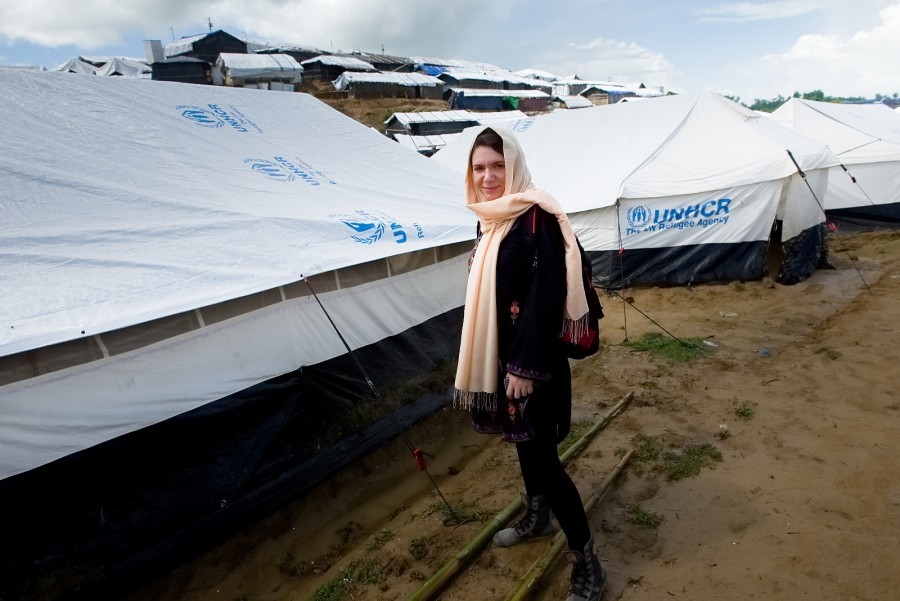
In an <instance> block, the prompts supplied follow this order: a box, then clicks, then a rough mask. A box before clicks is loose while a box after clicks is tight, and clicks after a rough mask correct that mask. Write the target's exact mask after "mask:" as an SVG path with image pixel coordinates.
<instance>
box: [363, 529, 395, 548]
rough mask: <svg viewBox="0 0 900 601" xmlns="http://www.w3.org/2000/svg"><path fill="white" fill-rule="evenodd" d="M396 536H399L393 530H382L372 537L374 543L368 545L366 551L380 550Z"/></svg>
mask: <svg viewBox="0 0 900 601" xmlns="http://www.w3.org/2000/svg"><path fill="white" fill-rule="evenodd" d="M395 536H397V533H396V532H394V531H393V530H381V531H380V532H377V533H376V534H375V536H373V537H372V542H370V543H369V544H367V545H366V549H368V550H369V551H374V550H375V549H380V548H381V547H383V546H384V545H385V544H386V543H387V542H388V541H389V540H391V539H392V538H394V537H395Z"/></svg>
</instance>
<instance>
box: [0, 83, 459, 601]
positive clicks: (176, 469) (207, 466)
mask: <svg viewBox="0 0 900 601" xmlns="http://www.w3.org/2000/svg"><path fill="white" fill-rule="evenodd" d="M0 90H2V91H0V110H2V112H3V113H4V114H6V115H8V116H11V118H10V119H8V120H7V121H6V132H5V135H4V136H3V139H2V141H0V148H2V152H0V182H2V185H3V189H4V190H5V192H4V194H3V195H2V197H0V211H2V222H3V227H2V228H0V254H2V260H0V288H2V292H3V297H4V303H3V304H2V308H0V505H2V507H3V508H4V510H5V511H6V512H7V515H8V516H14V519H12V520H8V521H7V526H6V527H5V528H4V533H3V540H4V544H3V545H2V550H0V565H2V570H3V574H2V578H0V581H2V582H3V585H2V586H7V587H8V586H12V583H15V582H16V581H17V579H18V580H20V579H30V580H31V581H32V582H33V581H35V580H36V579H38V578H40V577H41V576H42V575H44V573H45V572H56V571H57V570H58V569H59V566H63V565H64V566H69V568H70V569H71V570H74V571H78V570H82V572H81V573H84V570H94V569H95V567H96V566H102V568H101V569H100V572H101V573H100V574H99V575H98V580H99V582H100V584H103V585H105V586H111V587H112V586H115V585H116V584H121V583H122V582H125V581H127V582H133V581H134V578H133V575H134V573H135V572H137V571H139V570H143V569H145V568H148V567H149V566H153V565H157V564H165V563H168V565H171V564H172V562H175V561H178V559H179V557H181V556H182V555H183V554H185V553H191V552H197V551H199V550H201V549H202V548H203V547H204V546H205V545H208V544H209V543H210V542H212V541H217V540H220V539H221V537H224V536H227V535H228V534H230V533H233V532H235V529H236V528H238V527H240V526H241V525H246V523H248V522H249V521H250V520H254V519H258V518H260V517H261V516H262V515H266V514H267V513H268V512H271V511H272V510H274V509H275V508H277V507H279V506H280V504H283V503H284V502H286V500H289V499H292V498H295V497H296V496H298V495H300V494H302V493H303V492H305V491H307V490H309V489H310V488H311V487H312V486H314V485H316V484H317V483H319V482H320V481H321V480H322V479H323V478H324V477H325V476H327V475H329V474H330V473H331V472H333V471H334V470H336V469H338V468H340V467H341V466H342V465H345V464H346V463H347V462H348V461H349V460H351V459H353V458H354V457H356V456H358V455H360V454H362V453H364V452H366V451H367V450H371V448H372V447H373V445H378V444H381V443H383V442H385V441H386V440H387V439H389V437H392V436H395V435H396V434H397V432H398V431H399V430H400V429H402V428H404V427H406V426H408V425H409V424H410V423H412V421H415V420H418V419H421V418H422V417H424V416H425V415H427V414H428V413H430V412H432V411H434V410H435V409H436V407H437V406H439V405H444V404H446V401H447V398H448V397H447V396H446V395H444V394H436V393H435V394H433V395H431V396H432V397H434V398H426V397H427V395H425V396H422V398H415V399H412V400H403V399H401V402H399V405H400V408H399V409H398V412H400V413H399V414H394V413H390V414H385V411H384V409H385V408H384V407H380V406H377V403H376V402H377V400H378V395H377V394H374V395H373V393H372V391H371V386H369V385H368V384H367V379H369V377H370V378H371V382H373V383H374V385H375V387H376V390H377V391H380V392H382V393H383V392H385V391H387V390H389V389H391V388H400V387H403V386H407V385H408V384H409V383H410V382H412V383H416V382H420V381H421V379H422V377H423V374H428V373H430V372H432V371H434V370H435V369H436V368H438V367H440V366H442V365H444V364H446V363H448V362H452V359H453V358H455V355H454V353H455V352H456V350H457V341H458V332H459V327H460V324H461V312H462V305H463V302H464V295H465V280H466V257H467V254H468V251H469V250H470V249H471V246H472V240H473V239H474V234H475V229H474V220H473V218H472V216H471V214H470V212H469V211H467V210H465V208H464V207H462V206H461V203H460V202H459V187H460V183H459V178H458V175H457V174H456V173H455V172H453V171H451V170H449V169H447V168H445V167H444V166H442V165H439V164H437V163H435V162H432V161H430V160H429V159H427V158H425V157H422V156H420V155H418V154H416V153H413V152H410V151H409V150H407V149H405V148H402V147H400V146H399V145H398V144H396V143H395V142H393V141H391V140H389V139H388V138H386V137H385V136H383V135H381V134H379V133H377V132H375V131H373V130H371V129H369V128H367V127H365V126H363V125H361V124H359V123H357V122H355V121H353V120H352V119H350V118H348V117H346V116H345V115H343V114H341V113H339V112H337V111H336V110H333V109H331V108H330V107H328V106H327V105H325V104H323V103H322V102H320V101H318V100H316V99H315V98H313V97H311V96H308V95H306V94H300V93H291V94H273V93H271V92H265V91H260V90H244V89H235V88H228V87H219V86H197V85H189V84H180V83H171V82H153V81H148V80H136V79H122V78H100V77H73V76H71V75H66V74H62V73H56V72H43V73H41V72H26V71H21V70H12V69H0ZM348 347H349V348H350V349H351V350H352V354H351V353H350V352H348ZM357 362H358V363H357ZM359 365H362V366H364V368H365V373H360V369H358V367H359ZM437 384H438V385H439V386H443V385H444V384H445V385H446V388H447V390H448V391H449V389H450V385H451V383H450V382H449V381H448V382H446V383H444V384H442V383H441V382H438V383H437ZM373 396H375V397H376V398H375V399H373V398H372V397H373ZM420 396H421V395H420ZM367 411H368V412H369V413H371V414H372V415H373V419H377V420H378V421H377V422H375V423H372V424H369V425H368V426H367V424H366V423H363V424H357V422H358V421H359V419H360V416H364V415H366V412H367ZM345 415H346V416H349V417H351V418H352V420H351V421H347V422H344V421H341V420H342V419H346V417H344V416H345ZM397 415H399V416H400V417H399V418H398V417H397ZM354 420H355V421H354ZM363 426H367V427H366V429H365V430H361V427H363ZM319 447H321V448H319ZM126 574H127V575H126ZM82 584H83V583H82ZM2 586H0V592H2V591H3V590H4V589H3V588H2Z"/></svg>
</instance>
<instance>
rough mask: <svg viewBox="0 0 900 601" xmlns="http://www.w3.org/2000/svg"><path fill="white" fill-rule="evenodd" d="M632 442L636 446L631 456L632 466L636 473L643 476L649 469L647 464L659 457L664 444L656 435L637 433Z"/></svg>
mask: <svg viewBox="0 0 900 601" xmlns="http://www.w3.org/2000/svg"><path fill="white" fill-rule="evenodd" d="M632 442H633V443H634V445H635V447H636V448H635V451H634V455H632V457H631V466H632V469H633V470H634V473H635V474H637V475H638V476H643V475H644V473H646V471H647V470H648V467H647V464H648V463H651V462H655V461H656V460H657V459H659V456H660V454H661V453H662V444H660V442H659V441H658V440H656V438H655V437H653V436H647V435H646V434H637V435H636V436H635V437H634V439H633V440H632Z"/></svg>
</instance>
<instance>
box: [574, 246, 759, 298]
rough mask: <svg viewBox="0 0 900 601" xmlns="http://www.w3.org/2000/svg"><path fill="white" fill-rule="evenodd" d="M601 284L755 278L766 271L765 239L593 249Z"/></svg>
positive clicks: (614, 286) (616, 286)
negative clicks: (724, 242) (622, 248)
mask: <svg viewBox="0 0 900 601" xmlns="http://www.w3.org/2000/svg"><path fill="white" fill-rule="evenodd" d="M588 255H589V256H590V257H591V262H592V266H593V269H594V279H595V281H596V283H597V285H598V286H600V287H601V288H608V289H621V288H626V287H629V286H640V285H663V284H668V285H683V284H699V283H704V282H721V281H726V282H728V281H742V280H755V279H759V278H761V277H763V276H764V275H765V274H766V242H765V241H762V242H740V243H735V244H694V245H688V246H672V247H667V248H640V249H625V250H624V251H622V252H621V253H619V252H618V251H590V252H588Z"/></svg>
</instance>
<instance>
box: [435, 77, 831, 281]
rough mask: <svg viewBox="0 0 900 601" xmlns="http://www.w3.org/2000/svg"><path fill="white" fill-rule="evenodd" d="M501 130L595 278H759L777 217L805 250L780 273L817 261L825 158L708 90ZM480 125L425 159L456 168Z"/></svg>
mask: <svg viewBox="0 0 900 601" xmlns="http://www.w3.org/2000/svg"><path fill="white" fill-rule="evenodd" d="M506 127H507V128H508V129H510V130H511V131H514V132H515V133H516V134H517V136H518V138H519V140H520V141H521V143H522V146H523V148H524V151H525V155H526V157H527V160H528V165H529V167H530V169H531V172H532V175H533V177H534V181H535V183H536V185H538V186H540V187H542V188H545V189H547V190H548V191H550V192H551V193H552V194H554V195H555V196H556V197H557V198H558V199H559V200H560V202H561V204H562V206H563V208H564V209H565V210H566V212H567V213H568V214H569V217H570V219H571V221H572V224H573V226H574V227H575V230H576V232H577V233H578V235H579V238H580V239H581V241H582V244H583V245H584V247H585V249H586V250H588V251H589V252H591V253H592V255H593V258H594V265H595V274H594V275H595V277H596V278H597V279H598V280H600V281H601V282H602V283H603V284H604V285H607V286H611V287H615V286H623V285H631V284H646V283H679V284H682V283H688V282H702V281H712V280H739V279H753V278H758V277H761V276H762V275H763V274H764V270H765V267H766V248H767V244H768V241H769V237H770V232H771V230H772V227H773V224H774V223H775V222H776V220H779V221H782V222H783V227H784V234H783V239H784V240H785V241H787V240H788V239H793V238H800V237H802V238H803V239H804V240H806V239H808V240H809V242H810V244H809V245H808V244H805V243H803V244H798V246H803V247H804V248H807V250H806V251H804V258H803V259H802V260H800V261H797V262H796V263H797V265H796V267H797V268H798V269H799V272H798V273H791V274H787V273H785V274H782V279H783V280H784V281H797V280H799V279H802V278H804V277H806V276H808V275H809V273H810V272H811V271H812V269H814V266H815V264H816V262H817V260H818V250H817V249H818V248H819V246H820V238H821V233H820V231H819V227H818V226H819V224H820V223H821V222H822V221H823V220H824V215H823V211H822V209H821V207H820V206H819V203H818V202H817V197H818V198H821V195H822V194H823V193H824V190H825V187H826V186H827V177H826V171H825V170H826V169H827V168H828V167H830V166H831V165H834V164H836V160H835V159H834V157H833V155H832V154H831V153H830V152H829V151H828V149H827V148H825V147H824V146H823V145H822V144H819V143H816V142H814V141H812V140H810V139H808V138H805V137H803V136H801V135H798V134H795V133H794V132H791V131H790V130H788V129H787V128H784V127H780V126H778V125H777V124H774V123H771V122H769V121H767V120H765V119H763V118H761V117H760V116H759V115H757V114H755V113H753V112H752V111H749V110H747V109H745V108H744V107H741V106H740V105H738V104H736V103H734V102H731V101H730V100H727V99H725V98H723V97H722V96H719V95H718V94H715V93H712V92H703V93H701V94H699V95H690V96H688V95H681V96H670V97H664V98H654V99H650V100H646V101H644V102H636V103H624V104H616V105H611V106H602V107H594V108H587V109H582V110H578V111H558V112H555V113H553V114H551V115H547V116H541V117H535V118H530V119H526V120H517V121H512V122H509V123H507V124H506ZM478 129H479V128H472V129H471V130H466V131H465V132H463V134H462V135H460V136H459V137H458V138H457V139H454V140H452V141H451V142H449V143H448V144H447V145H446V146H445V147H444V148H443V149H442V150H440V151H438V152H437V153H436V154H435V155H434V157H433V159H432V160H436V161H438V162H442V163H444V164H446V165H448V166H452V167H454V168H456V169H458V170H462V169H464V166H465V161H466V156H465V155H466V153H467V151H468V148H469V146H470V145H471V141H472V136H473V135H474V134H473V133H472V132H474V131H477V130H478ZM788 151H791V153H790V154H789V153H788ZM791 156H793V157H794V159H796V161H797V164H795V163H794V160H792V158H791ZM798 164H799V167H800V168H802V169H803V172H804V175H805V180H803V179H801V177H800V176H799V175H798V173H799V172H798ZM807 184H808V185H807ZM798 242H799V241H798ZM813 247H814V248H813ZM792 262H793V261H792Z"/></svg>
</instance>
